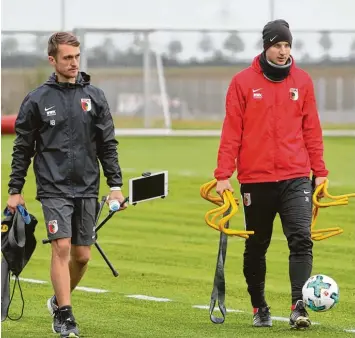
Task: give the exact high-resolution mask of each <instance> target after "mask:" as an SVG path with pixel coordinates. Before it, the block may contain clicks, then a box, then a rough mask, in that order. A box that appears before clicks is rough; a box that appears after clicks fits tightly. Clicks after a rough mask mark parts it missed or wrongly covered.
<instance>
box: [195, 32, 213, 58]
mask: <svg viewBox="0 0 355 338" xmlns="http://www.w3.org/2000/svg"><path fill="white" fill-rule="evenodd" d="M198 48H199V49H200V50H201V51H202V52H203V53H204V54H210V53H212V52H213V50H214V47H213V40H212V38H211V36H210V35H209V34H208V33H202V36H201V40H200V41H199V43H198Z"/></svg>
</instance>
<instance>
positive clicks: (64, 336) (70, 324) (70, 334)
mask: <svg viewBox="0 0 355 338" xmlns="http://www.w3.org/2000/svg"><path fill="white" fill-rule="evenodd" d="M60 338H79V329H78V327H77V325H76V322H75V319H74V318H67V319H66V320H64V322H63V324H62V327H61V329H60Z"/></svg>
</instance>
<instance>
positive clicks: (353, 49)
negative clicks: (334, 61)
mask: <svg viewBox="0 0 355 338" xmlns="http://www.w3.org/2000/svg"><path fill="white" fill-rule="evenodd" d="M350 58H351V59H355V38H354V40H353V42H352V43H351V45H350Z"/></svg>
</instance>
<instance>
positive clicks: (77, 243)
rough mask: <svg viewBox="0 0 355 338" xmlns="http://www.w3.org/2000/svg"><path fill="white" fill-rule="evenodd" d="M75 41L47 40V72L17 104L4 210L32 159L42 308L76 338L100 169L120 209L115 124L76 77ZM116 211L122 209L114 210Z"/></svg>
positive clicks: (84, 80) (58, 36)
mask: <svg viewBox="0 0 355 338" xmlns="http://www.w3.org/2000/svg"><path fill="white" fill-rule="evenodd" d="M79 46H80V43H79V41H78V40H77V38H76V37H75V36H74V35H72V34H69V33H66V32H59V33H55V34H53V35H52V36H51V37H50V39H49V41H48V60H49V62H50V64H51V65H52V66H53V67H54V73H53V74H52V76H51V77H50V78H49V80H48V81H47V82H45V83H44V84H43V85H41V86H40V87H38V88H36V89H35V90H33V91H32V92H30V93H29V94H28V95H27V96H26V98H25V99H24V101H23V102H22V105H21V108H20V111H19V114H18V117H17V120H16V126H15V129H16V139H15V142H14V149H13V155H12V156H13V159H12V172H11V175H10V182H9V195H10V196H9V199H8V202H7V206H8V208H9V209H10V210H11V211H12V212H14V211H15V208H16V206H17V205H24V203H25V202H24V199H23V197H22V195H21V193H22V189H23V186H24V184H25V177H26V175H27V170H28V167H29V165H30V163H31V158H32V157H34V165H33V166H34V172H35V176H36V184H37V196H36V198H37V199H38V200H39V201H40V202H41V204H42V208H43V214H44V218H45V222H46V226H47V235H48V239H49V240H51V245H52V260H51V280H52V284H53V288H54V293H55V295H54V296H53V297H51V298H50V299H49V300H48V302H47V306H48V309H49V311H50V313H51V314H52V315H53V325H52V329H53V331H54V332H56V333H60V334H61V337H79V330H78V328H77V325H76V321H75V318H74V316H73V312H72V307H71V296H70V295H71V291H73V290H74V289H75V287H76V286H77V285H78V283H79V282H80V280H81V278H82V277H83V275H84V273H85V271H86V268H87V263H88V261H89V259H90V248H91V245H92V244H93V243H94V242H95V217H96V208H97V198H98V194H99V183H100V169H99V161H100V163H101V165H102V167H103V172H104V175H105V177H106V179H107V184H108V186H109V187H110V194H109V197H108V202H109V201H110V200H118V201H119V202H120V203H123V201H124V196H123V194H122V192H121V186H122V175H121V169H120V165H119V162H118V154H117V143H118V142H117V141H116V139H115V133H114V124H113V120H112V116H111V113H110V110H109V106H108V103H107V101H106V98H105V95H104V93H103V91H102V90H101V89H99V88H96V87H94V86H93V85H91V84H90V76H89V75H87V74H85V73H84V72H79V61H80V48H79ZM121 208H122V209H124V208H126V205H125V204H123V205H122V206H121Z"/></svg>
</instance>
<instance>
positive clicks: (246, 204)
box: [243, 192, 251, 207]
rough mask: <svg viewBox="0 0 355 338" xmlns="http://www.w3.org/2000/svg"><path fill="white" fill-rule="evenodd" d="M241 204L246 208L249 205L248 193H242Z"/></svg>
mask: <svg viewBox="0 0 355 338" xmlns="http://www.w3.org/2000/svg"><path fill="white" fill-rule="evenodd" d="M243 202H244V205H245V206H246V207H248V206H249V205H250V204H251V198H250V193H249V192H245V193H244V197H243Z"/></svg>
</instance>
